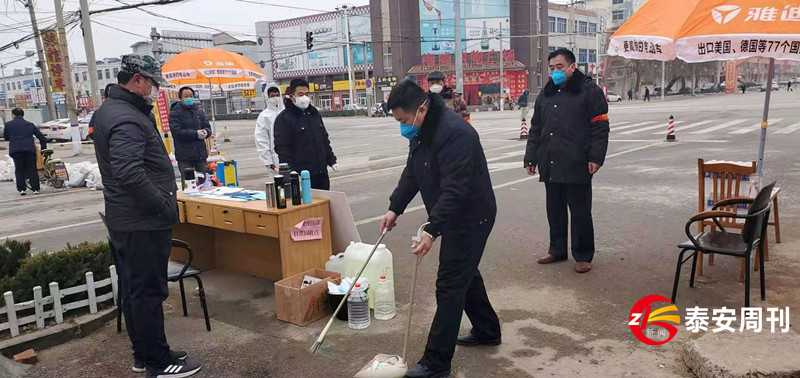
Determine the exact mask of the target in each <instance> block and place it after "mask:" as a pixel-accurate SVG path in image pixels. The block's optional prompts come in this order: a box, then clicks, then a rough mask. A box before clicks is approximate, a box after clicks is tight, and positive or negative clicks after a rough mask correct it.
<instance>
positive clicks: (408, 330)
mask: <svg viewBox="0 0 800 378" xmlns="http://www.w3.org/2000/svg"><path fill="white" fill-rule="evenodd" d="M416 260H417V262H416V264H414V273H412V274H411V298H410V299H409V302H408V319H406V335H405V337H404V338H403V354H402V357H403V362H405V361H406V352H408V337H409V336H410V335H411V314H413V313H414V292H415V291H416V290H415V289H416V288H417V271H419V261H420V259H419V258H417V259H416Z"/></svg>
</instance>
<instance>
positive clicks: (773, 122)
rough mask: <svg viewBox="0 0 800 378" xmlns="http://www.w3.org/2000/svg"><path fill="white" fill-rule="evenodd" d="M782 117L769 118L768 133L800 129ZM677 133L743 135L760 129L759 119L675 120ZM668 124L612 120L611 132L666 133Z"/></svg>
mask: <svg viewBox="0 0 800 378" xmlns="http://www.w3.org/2000/svg"><path fill="white" fill-rule="evenodd" d="M791 121H794V120H788V119H783V118H773V119H770V120H769V128H768V133H769V134H778V135H786V134H792V133H794V132H796V131H798V130H800V122H791ZM674 123H675V131H676V133H677V134H678V135H681V134H683V135H686V134H688V135H707V134H712V135H716V136H719V135H743V134H750V133H757V132H760V130H761V121H760V120H758V119H756V118H735V119H728V120H725V119H719V120H717V119H714V120H702V121H699V120H698V121H675V122H674ZM667 126H668V124H667V123H666V122H663V121H643V122H630V121H622V122H612V123H611V134H612V135H614V134H616V135H632V134H647V135H666V133H667Z"/></svg>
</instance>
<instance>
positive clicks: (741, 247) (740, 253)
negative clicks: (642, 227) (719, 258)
mask: <svg viewBox="0 0 800 378" xmlns="http://www.w3.org/2000/svg"><path fill="white" fill-rule="evenodd" d="M773 187H775V182H774V181H773V182H772V183H771V184H769V185H767V186H765V187H763V188H761V190H760V191H759V192H758V195H756V198H755V199H752V198H729V199H724V200H722V201H719V202H717V203H716V204H714V207H713V208H712V210H711V211H703V212H701V213H698V214H696V215H695V216H693V217H692V218H691V219H689V222H687V223H686V235H687V236H689V241H686V242H684V243H681V244H679V245H678V248H681V253H680V255H678V265H677V268H676V269H675V283H674V284H673V286H672V302H673V303H674V302H675V296H676V295H677V292H678V281H679V280H680V276H681V266H682V265H683V263H685V262H686V261H689V259H692V273H691V276H690V278H689V287H694V275H695V272H696V271H697V256H698V252H702V253H716V254H720V255H727V256H734V257H739V258H743V259H745V289H744V290H745V291H744V305H745V307H749V306H750V256H751V255H752V253H753V249H754V248H759V249H760V250H762V251H763V250H764V248H763V244H764V240H765V236H766V232H767V220H768V219H769V212H770V209H771V205H770V195H771V193H772V188H773ZM742 203H747V204H749V205H750V207H749V209H748V212H747V214H746V215H741V214H737V213H736V212H731V211H719V210H717V209H718V208H720V207H725V206H731V205H738V204H742ZM718 218H736V219H744V220H745V221H744V227H743V228H742V233H741V234H730V233H728V232H727V230H725V228H724V227H723V226H722V225H721V224H720V222H719V220H718ZM707 219H711V220H713V221H714V223H716V225H717V227H718V228H719V230H720V231H713V232H701V233H700V234H697V235H692V233H691V231H690V230H691V226H692V224H694V223H696V222H700V221H703V220H707ZM688 251H691V254H690V255H689V256H688V257H686V258H684V255H685V254H686V252H688ZM757 255H758V259H759V264H760V266H761V269H760V270H759V273H760V276H761V277H760V278H761V279H760V281H761V282H760V283H761V300H762V301H763V300H766V288H765V287H764V254H763V253H758V254H757Z"/></svg>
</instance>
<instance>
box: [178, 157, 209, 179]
mask: <svg viewBox="0 0 800 378" xmlns="http://www.w3.org/2000/svg"><path fill="white" fill-rule="evenodd" d="M206 164H208V163H206V159H201V160H178V170H180V171H181V180H185V179H186V177H183V171H184V170H185V169H187V168H191V169H194V170H195V171H197V172H203V173H206V172H208V167H207V166H206Z"/></svg>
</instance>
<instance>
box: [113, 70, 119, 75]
mask: <svg viewBox="0 0 800 378" xmlns="http://www.w3.org/2000/svg"><path fill="white" fill-rule="evenodd" d="M118 73H119V68H115V69H114V77H117V74H118Z"/></svg>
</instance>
